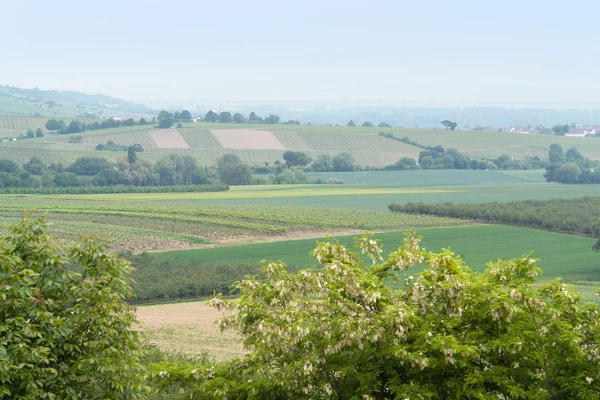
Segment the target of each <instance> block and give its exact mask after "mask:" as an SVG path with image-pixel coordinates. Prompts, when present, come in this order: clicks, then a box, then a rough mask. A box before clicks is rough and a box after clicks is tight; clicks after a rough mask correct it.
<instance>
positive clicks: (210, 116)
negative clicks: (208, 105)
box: [204, 111, 219, 122]
mask: <svg viewBox="0 0 600 400" xmlns="http://www.w3.org/2000/svg"><path fill="white" fill-rule="evenodd" d="M204 120H205V121H206V122H219V114H217V113H216V112H214V111H209V112H207V113H206V115H205V116H204Z"/></svg>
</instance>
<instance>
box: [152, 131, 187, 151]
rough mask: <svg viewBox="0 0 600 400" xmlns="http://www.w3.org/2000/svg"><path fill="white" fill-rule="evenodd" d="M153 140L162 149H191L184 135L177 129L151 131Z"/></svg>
mask: <svg viewBox="0 0 600 400" xmlns="http://www.w3.org/2000/svg"><path fill="white" fill-rule="evenodd" d="M151 135H152V140H153V141H154V143H156V145H157V146H158V148H160V149H189V148H190V146H189V145H188V144H187V142H186V141H185V139H184V138H183V136H181V135H180V134H179V132H177V131H176V130H175V129H161V130H158V131H153V132H152V133H151Z"/></svg>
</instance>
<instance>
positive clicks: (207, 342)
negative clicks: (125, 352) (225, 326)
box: [137, 302, 244, 361]
mask: <svg viewBox="0 0 600 400" xmlns="http://www.w3.org/2000/svg"><path fill="white" fill-rule="evenodd" d="M137 317H138V321H139V324H138V325H139V329H140V331H142V332H144V333H145V334H146V336H147V338H148V340H149V341H150V343H153V344H155V345H157V346H158V347H160V348H162V349H164V350H169V351H174V352H178V351H181V352H183V353H187V354H191V355H194V354H201V353H204V352H208V353H209V355H210V356H211V357H214V358H215V359H216V360H217V361H223V360H228V359H231V358H234V357H237V356H241V355H243V353H244V351H243V349H242V346H241V341H240V338H239V337H238V336H237V335H236V334H235V333H234V332H232V331H225V332H221V331H220V330H219V327H218V326H217V325H216V323H215V321H217V320H218V319H219V318H221V313H220V312H219V311H217V310H215V309H214V308H211V307H209V306H207V305H206V303H205V302H191V303H176V304H159V305H151V306H139V307H138V308H137Z"/></svg>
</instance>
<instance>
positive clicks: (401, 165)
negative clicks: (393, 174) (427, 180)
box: [385, 157, 419, 171]
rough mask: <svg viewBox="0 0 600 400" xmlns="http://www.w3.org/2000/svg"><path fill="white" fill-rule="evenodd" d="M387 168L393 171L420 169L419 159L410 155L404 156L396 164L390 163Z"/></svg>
mask: <svg viewBox="0 0 600 400" xmlns="http://www.w3.org/2000/svg"><path fill="white" fill-rule="evenodd" d="M385 169H386V170H392V171H403V170H410V169H419V167H418V166H417V161H416V160H415V159H413V158H410V157H402V158H401V159H399V160H398V161H396V162H395V163H394V164H392V165H388V166H387V167H386V168H385Z"/></svg>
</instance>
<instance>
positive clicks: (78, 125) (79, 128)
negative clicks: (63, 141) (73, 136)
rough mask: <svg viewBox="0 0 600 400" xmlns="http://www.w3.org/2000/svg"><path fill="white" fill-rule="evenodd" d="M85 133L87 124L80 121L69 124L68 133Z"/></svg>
mask: <svg viewBox="0 0 600 400" xmlns="http://www.w3.org/2000/svg"><path fill="white" fill-rule="evenodd" d="M84 131H85V123H83V122H81V121H79V120H74V121H71V123H70V124H69V127H68V128H67V132H66V133H81V132H84Z"/></svg>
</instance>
